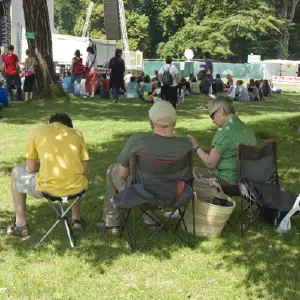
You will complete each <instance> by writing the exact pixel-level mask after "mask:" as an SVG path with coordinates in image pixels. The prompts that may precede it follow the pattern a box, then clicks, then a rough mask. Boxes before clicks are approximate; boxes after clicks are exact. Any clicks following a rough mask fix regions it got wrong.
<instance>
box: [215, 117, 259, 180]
mask: <svg viewBox="0 0 300 300" xmlns="http://www.w3.org/2000/svg"><path fill="white" fill-rule="evenodd" d="M240 144H245V145H252V146H255V145H256V137H255V135H254V132H253V131H252V129H251V128H249V127H248V126H247V125H246V124H245V123H244V122H242V121H241V120H240V119H239V118H238V117H237V116H233V117H232V118H230V119H229V120H228V121H227V122H226V123H225V124H224V126H223V127H222V128H219V129H218V130H217V132H216V134H215V136H214V138H213V140H212V148H215V149H216V150H217V151H218V152H219V153H220V155H221V158H220V161H219V163H218V165H217V166H216V167H215V168H214V169H212V170H210V173H211V174H213V175H214V176H216V177H218V178H220V179H222V180H224V181H226V182H228V183H230V184H234V183H236V182H237V180H238V173H237V161H236V156H237V152H238V146H239V145H240Z"/></svg>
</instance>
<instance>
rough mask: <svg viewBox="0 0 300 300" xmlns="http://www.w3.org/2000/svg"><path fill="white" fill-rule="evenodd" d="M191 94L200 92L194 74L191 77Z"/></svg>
mask: <svg viewBox="0 0 300 300" xmlns="http://www.w3.org/2000/svg"><path fill="white" fill-rule="evenodd" d="M191 94H200V86H199V83H198V82H197V78H196V77H195V76H193V77H192V79H191Z"/></svg>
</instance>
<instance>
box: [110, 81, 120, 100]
mask: <svg viewBox="0 0 300 300" xmlns="http://www.w3.org/2000/svg"><path fill="white" fill-rule="evenodd" d="M119 91H120V86H119V85H116V84H113V86H112V89H111V93H112V96H113V100H118V98H119Z"/></svg>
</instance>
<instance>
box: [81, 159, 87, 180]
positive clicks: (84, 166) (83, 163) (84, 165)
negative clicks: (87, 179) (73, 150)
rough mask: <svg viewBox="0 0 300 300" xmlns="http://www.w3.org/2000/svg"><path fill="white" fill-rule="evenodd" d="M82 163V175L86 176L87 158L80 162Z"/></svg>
mask: <svg viewBox="0 0 300 300" xmlns="http://www.w3.org/2000/svg"><path fill="white" fill-rule="evenodd" d="M81 163H82V166H83V175H84V176H87V174H88V169H89V168H88V161H87V160H84V161H82V162H81Z"/></svg>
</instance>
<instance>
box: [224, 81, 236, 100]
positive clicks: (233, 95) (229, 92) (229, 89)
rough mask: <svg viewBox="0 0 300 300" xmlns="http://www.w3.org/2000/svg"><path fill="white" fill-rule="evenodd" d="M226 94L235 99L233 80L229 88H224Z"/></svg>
mask: <svg viewBox="0 0 300 300" xmlns="http://www.w3.org/2000/svg"><path fill="white" fill-rule="evenodd" d="M224 94H225V95H226V96H227V97H229V98H231V99H235V97H236V92H235V87H234V85H233V82H232V84H231V85H230V87H229V88H228V89H225V90H224Z"/></svg>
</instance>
